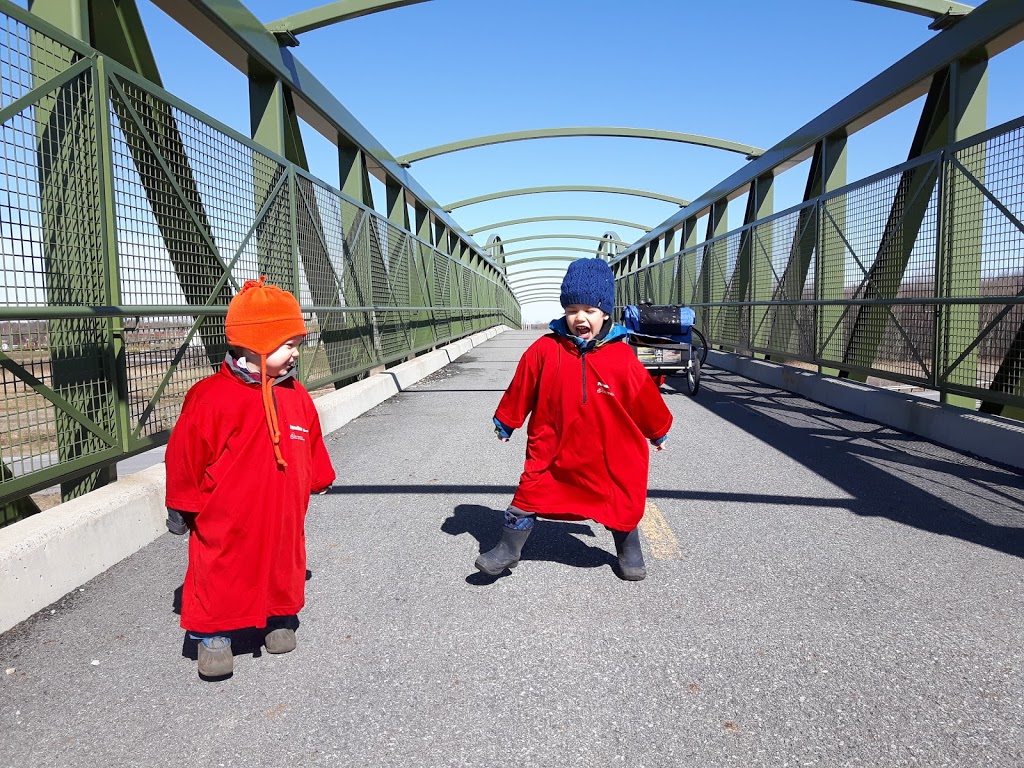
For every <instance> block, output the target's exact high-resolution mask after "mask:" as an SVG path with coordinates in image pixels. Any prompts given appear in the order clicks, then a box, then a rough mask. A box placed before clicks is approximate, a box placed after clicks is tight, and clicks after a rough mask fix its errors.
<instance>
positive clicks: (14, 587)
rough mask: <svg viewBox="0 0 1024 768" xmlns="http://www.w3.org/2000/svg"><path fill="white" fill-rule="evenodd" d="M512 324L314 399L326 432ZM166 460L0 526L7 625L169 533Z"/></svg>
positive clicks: (1, 622) (2, 612)
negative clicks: (166, 503)
mask: <svg viewBox="0 0 1024 768" xmlns="http://www.w3.org/2000/svg"><path fill="white" fill-rule="evenodd" d="M505 330H508V328H507V326H496V327H494V328H489V329H487V330H486V331H481V332H480V333H477V334H474V335H473V336H470V337H468V338H465V339H459V340H458V341H455V342H452V343H451V344H448V345H447V346H444V347H442V348H440V349H437V350H434V351H433V352H429V353H427V354H425V355H422V356H420V357H417V358H415V359H413V360H409V361H407V362H405V363H401V364H400V365H396V366H395V367H394V368H388V369H387V370H385V371H383V372H381V373H378V374H375V375H373V376H370V377H369V378H367V379H364V380H363V381H359V382H356V383H355V384H352V385H349V386H347V387H344V388H343V389H339V390H338V391H336V392H331V393H330V394H327V395H324V396H322V397H318V398H316V399H315V401H314V402H315V403H316V406H317V411H319V413H320V420H321V425H322V426H323V429H324V432H325V433H330V432H333V431H334V430H336V429H338V428H340V427H342V426H344V425H345V424H347V423H348V422H350V421H351V420H352V419H354V418H356V417H357V416H359V415H361V414H363V413H366V411H368V410H370V409H371V408H373V407H375V406H377V405H380V404H381V403H382V402H384V401H385V400H387V399H388V398H389V397H391V396H392V395H395V394H398V393H399V392H401V391H402V390H403V389H405V388H407V387H409V386H411V385H413V384H415V383H416V382H417V381H419V380H420V379H422V378H424V377H425V376H428V375H430V374H431V373H434V372H435V371H438V370H440V369H441V368H443V367H444V366H446V365H448V363H450V362H452V361H453V360H456V359H457V358H459V357H460V356H462V355H464V354H465V353H466V352H468V351H469V350H471V349H473V347H476V346H478V345H480V344H483V343H484V342H485V341H488V340H489V339H492V338H494V337H495V336H497V335H498V334H499V333H501V332H503V331H505ZM165 480H166V478H165V475H164V467H163V464H162V463H161V464H158V465H155V466H152V467H149V468H148V469H145V470H142V471H141V472H137V473H135V474H132V475H128V476H126V477H124V478H123V479H119V480H118V481H117V482H116V483H113V484H112V485H109V486H107V487H105V488H100V489H99V490H96V491H93V492H92V493H88V494H86V495H85V496H82V497H81V498H78V499H74V500H72V501H68V502H65V503H63V504H60V505H58V506H57V507H55V508H53V509H51V510H47V511H46V512H43V513H42V514H38V515H33V516H32V517H30V518H28V519H27V520H23V521H21V522H19V523H17V524H15V525H11V526H7V527H6V528H0V632H6V631H7V630H8V629H10V628H11V627H13V626H14V625H16V624H18V623H19V622H21V621H24V620H25V619H27V618H28V617H29V616H31V615H32V614H33V613H35V612H36V611H38V610H40V609H41V608H44V607H46V606H47V605H49V604H50V603H53V602H54V601H56V600H59V599H60V598H61V597H63V596H64V595H66V594H68V593H69V592H71V591H72V590H74V589H77V588H78V587H80V586H81V585H82V584H85V583H86V582H87V581H89V579H92V578H94V577H96V576H98V575H99V574H101V573H103V571H105V570H107V569H108V568H110V567H111V566H112V565H114V564H115V563H117V562H119V561H121V560H123V559H124V558H126V557H128V556H129V555H132V554H134V553H135V552H137V551H138V550H140V549H142V548H143V547H144V546H146V545H147V544H149V543H151V542H152V541H154V540H155V539H156V538H157V537H158V536H160V535H162V534H164V533H166V532H167V528H166V526H165V525H164V520H165V519H166V517H167V511H166V509H165V508H164V489H165Z"/></svg>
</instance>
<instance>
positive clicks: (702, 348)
mask: <svg viewBox="0 0 1024 768" xmlns="http://www.w3.org/2000/svg"><path fill="white" fill-rule="evenodd" d="M690 334H691V336H690V338H691V341H690V346H692V347H693V351H694V352H695V353H696V354H695V357H696V358H697V359H698V360H700V364H701V365H704V363H706V362H707V359H708V340H707V339H706V338H704V334H703V333H701V332H700V331H698V330H697V329H696V328H690Z"/></svg>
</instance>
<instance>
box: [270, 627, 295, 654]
mask: <svg viewBox="0 0 1024 768" xmlns="http://www.w3.org/2000/svg"><path fill="white" fill-rule="evenodd" d="M263 645H264V646H265V647H266V649H267V653H288V652H289V651H294V650H295V630H294V629H286V628H284V627H282V628H280V629H275V630H274V631H272V632H268V633H267V636H266V638H264V640H263Z"/></svg>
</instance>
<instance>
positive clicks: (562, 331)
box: [548, 317, 629, 352]
mask: <svg viewBox="0 0 1024 768" xmlns="http://www.w3.org/2000/svg"><path fill="white" fill-rule="evenodd" d="M548 329H549V330H551V331H552V332H554V333H555V334H556V335H558V336H562V337H564V338H567V339H569V340H570V341H571V342H572V343H573V344H575V345H576V349H578V350H579V351H580V352H589V351H590V350H592V349H597V348H598V347H602V346H604V345H605V344H609V343H611V342H613V341H621V340H623V339H625V338H626V337H627V336H628V335H629V331H627V330H626V328H625V326H622V325H619V324H618V323H612V327H611V328H609V329H608V333H606V334H605V335H604V337H603V338H599V339H590V340H584V339H581V338H580V337H579V336H575V335H573V334H572V333H570V332H569V324H568V323H566V322H565V317H556V318H555V319H554V320H552V321H551V322H550V323H549V324H548Z"/></svg>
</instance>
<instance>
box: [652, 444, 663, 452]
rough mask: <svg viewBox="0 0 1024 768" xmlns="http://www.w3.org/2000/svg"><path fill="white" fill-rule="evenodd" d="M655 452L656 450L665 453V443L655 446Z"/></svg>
mask: <svg viewBox="0 0 1024 768" xmlns="http://www.w3.org/2000/svg"><path fill="white" fill-rule="evenodd" d="M654 450H656V451H664V450H665V443H658V444H657V445H656V446H654Z"/></svg>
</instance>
